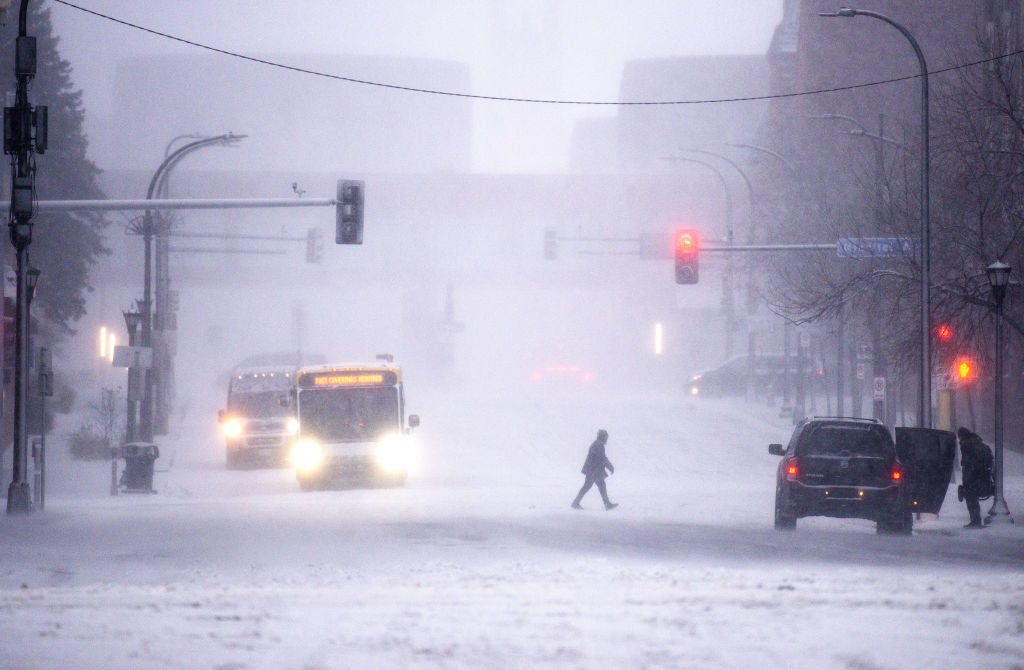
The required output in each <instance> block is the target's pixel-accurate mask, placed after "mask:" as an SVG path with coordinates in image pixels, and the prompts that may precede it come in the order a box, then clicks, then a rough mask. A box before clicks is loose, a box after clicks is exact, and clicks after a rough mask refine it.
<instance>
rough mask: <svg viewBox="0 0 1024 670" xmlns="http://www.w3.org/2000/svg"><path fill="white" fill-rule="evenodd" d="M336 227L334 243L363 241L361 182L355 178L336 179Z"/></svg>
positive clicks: (360, 242)
mask: <svg viewBox="0 0 1024 670" xmlns="http://www.w3.org/2000/svg"><path fill="white" fill-rule="evenodd" d="M335 216H336V218H337V229H336V231H335V235H334V242H335V243H336V244H362V243H363V182H362V181H358V180H355V179H339V180H338V198H337V201H336V204H335Z"/></svg>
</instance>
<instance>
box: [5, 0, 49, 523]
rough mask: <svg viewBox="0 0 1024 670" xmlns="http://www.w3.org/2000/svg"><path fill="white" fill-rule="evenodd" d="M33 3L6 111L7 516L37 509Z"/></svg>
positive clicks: (21, 33) (42, 115)
mask: <svg viewBox="0 0 1024 670" xmlns="http://www.w3.org/2000/svg"><path fill="white" fill-rule="evenodd" d="M27 27H28V0H21V10H20V13H19V15H18V38H17V41H16V46H15V65H14V71H15V75H16V76H17V79H18V88H17V91H16V93H15V104H14V107H6V108H5V109H4V153H5V154H8V155H10V156H11V195H12V198H11V202H10V203H8V208H9V212H10V215H9V217H10V218H9V221H8V228H9V230H10V239H11V244H12V245H13V246H14V248H15V250H16V252H17V263H18V268H17V291H18V293H17V301H16V316H15V344H14V347H15V367H14V460H13V473H12V479H11V485H10V487H9V488H8V491H7V513H8V514H19V513H25V512H30V511H31V510H32V500H31V496H30V492H29V484H28V413H27V411H26V410H27V406H28V353H29V352H28V346H29V343H28V323H29V304H28V303H29V301H28V247H29V245H30V244H31V243H32V215H33V213H34V211H35V210H34V200H35V161H34V160H33V154H34V153H40V154H41V153H44V152H45V151H46V136H47V130H46V108H45V107H38V108H33V107H32V106H31V105H30V104H29V101H28V88H29V82H30V81H31V80H32V78H33V77H34V76H35V74H36V39H35V37H30V36H28V34H27V32H28V29H27Z"/></svg>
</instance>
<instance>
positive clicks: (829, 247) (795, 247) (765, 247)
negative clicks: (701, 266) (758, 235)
mask: <svg viewBox="0 0 1024 670" xmlns="http://www.w3.org/2000/svg"><path fill="white" fill-rule="evenodd" d="M700 250H701V252H704V251H835V250H836V245H835V244H734V245H732V246H715V245H713V244H705V245H702V246H701V248H700Z"/></svg>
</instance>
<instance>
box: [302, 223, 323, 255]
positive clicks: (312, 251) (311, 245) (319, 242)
mask: <svg viewBox="0 0 1024 670" xmlns="http://www.w3.org/2000/svg"><path fill="white" fill-rule="evenodd" d="M323 256H324V242H323V235H321V234H320V229H319V228H310V229H309V230H307V231H306V262H307V263H319V262H320V260H321V259H322V258H323Z"/></svg>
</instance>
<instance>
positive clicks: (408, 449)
mask: <svg viewBox="0 0 1024 670" xmlns="http://www.w3.org/2000/svg"><path fill="white" fill-rule="evenodd" d="M375 455H376V457H377V464H378V465H379V466H380V467H381V469H383V470H384V471H385V472H402V471H404V470H408V469H409V466H410V465H411V464H412V441H411V440H410V439H409V438H408V437H406V436H404V435H395V434H392V435H385V436H384V437H382V438H381V439H380V441H379V442H377V447H376V451H375Z"/></svg>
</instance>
